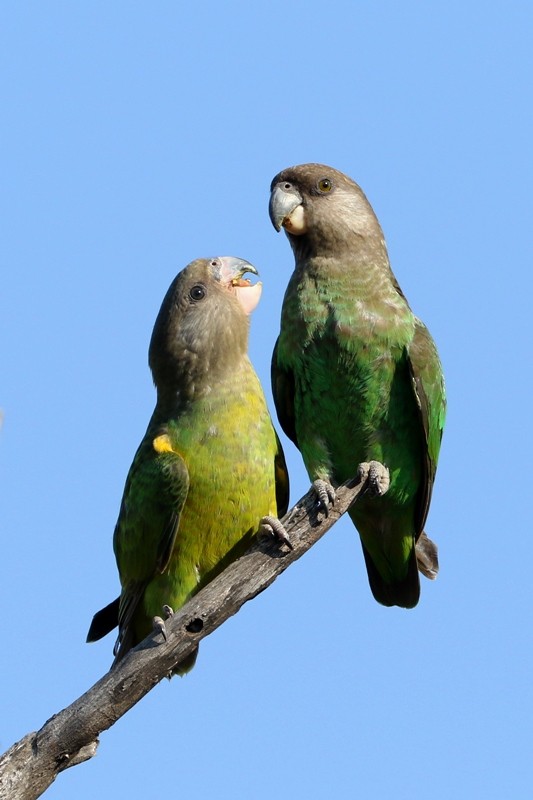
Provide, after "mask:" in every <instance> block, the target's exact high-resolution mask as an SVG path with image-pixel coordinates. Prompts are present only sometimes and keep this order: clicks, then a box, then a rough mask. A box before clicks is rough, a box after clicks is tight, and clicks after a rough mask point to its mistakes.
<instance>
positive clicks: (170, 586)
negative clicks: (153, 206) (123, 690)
mask: <svg viewBox="0 0 533 800" xmlns="http://www.w3.org/2000/svg"><path fill="white" fill-rule="evenodd" d="M246 273H250V274H253V275H257V274H258V272H257V270H256V268H255V267H254V266H253V265H252V264H250V263H249V262H248V261H245V260H243V259H240V258H236V257H233V256H223V257H216V258H211V259H205V258H201V259H197V260H195V261H193V262H192V263H190V264H189V265H188V266H187V267H185V269H183V270H182V271H181V272H180V273H179V274H178V275H177V276H176V278H175V279H174V281H173V282H172V283H171V285H170V288H169V289H168V292H167V294H166V296H165V298H164V300H163V303H162V305H161V309H160V311H159V314H158V316H157V319H156V322H155V326H154V329H153V333H152V337H151V341H150V347H149V359H148V360H149V366H150V369H151V372H152V377H153V380H154V383H155V387H156V390H157V401H156V406H155V410H154V412H153V414H152V417H151V419H150V421H149V423H148V428H147V430H146V433H145V435H144V437H143V439H142V441H141V443H140V445H139V447H138V449H137V452H136V454H135V456H134V459H133V463H132V465H131V467H130V470H129V473H128V476H127V479H126V484H125V488H124V493H123V497H122V503H121V506H120V512H119V516H118V521H117V523H116V527H115V531H114V536H113V548H114V553H115V557H116V562H117V567H118V572H119V577H120V584H121V593H120V597H119V598H118V599H116V600H114V601H113V602H111V603H110V604H109V605H108V606H106V607H105V608H103V609H102V610H101V611H99V612H97V613H96V614H95V616H94V618H93V621H92V623H91V626H90V629H89V633H88V636H87V641H89V642H91V641H95V640H97V639H100V638H102V636H105V635H106V634H107V633H109V632H110V631H111V630H112V629H113V628H114V627H116V626H117V625H118V638H117V641H116V644H115V647H114V651H113V652H114V656H115V661H114V662H113V665H115V664H116V663H117V662H118V661H120V659H122V658H123V656H124V655H125V654H126V653H127V652H128V651H129V650H130V649H131V648H132V647H134V646H135V645H136V644H138V643H139V642H141V641H142V640H143V639H144V638H145V637H146V636H147V635H148V634H149V633H150V631H151V630H152V626H153V621H154V619H155V618H156V617H157V616H158V615H160V614H161V613H162V609H163V608H164V607H165V608H166V607H167V606H168V607H169V608H168V612H170V613H172V611H175V610H177V609H179V608H180V607H181V606H183V605H184V603H186V601H187V600H188V599H189V598H190V597H191V596H192V595H194V594H195V593H196V592H198V591H199V590H200V589H201V588H202V587H203V586H205V585H206V583H208V582H209V581H210V580H212V579H213V578H214V577H215V576H216V575H217V574H218V573H219V572H221V571H222V569H223V568H224V567H225V566H227V564H228V563H230V562H231V561H233V560H236V559H237V558H238V557H239V556H240V555H241V554H242V553H243V552H244V551H245V550H246V548H247V547H248V546H249V545H250V543H251V541H252V538H253V536H254V535H255V534H256V533H257V531H258V529H259V528H260V526H261V524H262V522H264V523H265V524H266V525H267V526H268V525H269V524H270V525H271V526H272V527H273V528H275V527H276V523H279V517H281V516H283V515H284V514H285V513H286V511H287V508H288V502H289V479H288V473H287V467H286V464H285V458H284V455H283V450H282V447H281V444H280V441H279V438H278V436H277V433H276V432H275V429H274V427H273V424H272V420H271V418H270V414H269V412H268V409H267V404H266V400H265V396H264V393H263V389H262V387H261V384H260V382H259V378H258V376H257V374H256V373H255V371H254V368H253V366H252V364H251V362H250V359H249V357H248V329H249V314H251V312H252V311H253V310H254V308H255V306H256V305H257V303H258V302H259V298H260V295H261V289H262V285H261V283H259V282H258V283H256V284H254V285H252V284H251V281H250V280H249V279H245V278H244V277H243V276H244V275H245V274H246ZM279 525H280V526H281V523H279ZM159 620H161V617H159ZM196 656H197V650H196V651H195V652H193V654H192V656H191V657H190V658H189V659H187V660H186V661H184V662H181V663H180V664H178V665H177V666H176V668H175V669H174V670H173V672H174V673H177V674H185V673H186V672H188V671H189V670H190V669H192V667H193V666H194V663H195V661H196Z"/></svg>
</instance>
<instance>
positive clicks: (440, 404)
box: [409, 319, 446, 533]
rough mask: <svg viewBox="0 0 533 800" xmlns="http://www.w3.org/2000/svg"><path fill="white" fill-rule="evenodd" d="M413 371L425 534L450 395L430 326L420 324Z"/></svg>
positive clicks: (414, 342) (420, 522)
mask: <svg viewBox="0 0 533 800" xmlns="http://www.w3.org/2000/svg"><path fill="white" fill-rule="evenodd" d="M409 368H410V372H411V380H412V383H413V389H414V392H415V396H416V400H417V404H418V408H419V411H420V419H421V422H422V428H423V431H424V438H425V446H426V447H425V458H424V481H423V485H422V491H421V493H420V498H419V502H418V509H417V517H418V520H417V530H418V532H419V533H421V532H422V530H423V528H424V524H425V521H426V517H427V514H428V509H429V503H430V501H431V492H432V490H433V483H434V481H435V473H436V471H437V461H438V457H439V451H440V444H441V439H442V431H443V428H444V420H445V417H446V395H445V389H444V377H443V374H442V366H441V363H440V360H439V356H438V353H437V348H436V347H435V342H434V341H433V339H432V338H431V335H430V333H429V331H428V329H427V328H426V326H425V325H424V324H423V323H422V322H421V321H420V320H419V319H417V320H416V327H415V334H414V337H413V340H412V342H411V344H410V346H409Z"/></svg>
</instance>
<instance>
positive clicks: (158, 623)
mask: <svg viewBox="0 0 533 800" xmlns="http://www.w3.org/2000/svg"><path fill="white" fill-rule="evenodd" d="M152 628H153V630H154V631H155V632H156V633H160V634H161V636H162V637H163V639H164V640H165V642H166V640H167V628H166V625H165V620H164V619H163V618H162V617H154V618H153V620H152Z"/></svg>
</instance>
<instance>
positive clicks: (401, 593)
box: [363, 539, 430, 608]
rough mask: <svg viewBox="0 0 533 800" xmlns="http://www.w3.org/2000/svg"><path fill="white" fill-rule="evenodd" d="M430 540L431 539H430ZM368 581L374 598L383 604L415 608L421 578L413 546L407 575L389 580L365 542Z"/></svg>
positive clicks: (418, 597)
mask: <svg viewBox="0 0 533 800" xmlns="http://www.w3.org/2000/svg"><path fill="white" fill-rule="evenodd" d="M428 541H430V540H429V539H428ZM363 553H364V555H365V562H366V569H367V572H368V582H369V584H370V588H371V590H372V594H373V595H374V598H375V599H376V600H377V601H378V603H381V605H383V606H400V607H401V608H414V607H415V606H416V604H417V603H418V601H419V599H420V580H419V578H418V564H417V558H416V554H415V548H414V547H413V550H412V553H411V557H410V558H409V564H408V567H407V575H406V576H405V578H403V579H402V580H396V581H390V582H387V581H385V580H384V578H383V577H382V576H381V575H380V573H379V572H378V569H377V567H376V565H375V564H374V562H373V560H372V557H371V556H370V554H369V553H368V552H367V550H366V547H365V546H364V544H363Z"/></svg>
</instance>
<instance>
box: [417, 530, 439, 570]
mask: <svg viewBox="0 0 533 800" xmlns="http://www.w3.org/2000/svg"><path fill="white" fill-rule="evenodd" d="M416 560H417V563H418V569H419V570H420V572H421V573H422V575H425V576H426V578H429V579H430V581H434V580H435V578H436V577H437V575H438V573H439V554H438V548H437V545H436V544H435V542H432V541H431V539H430V538H429V536H428V535H427V534H426V532H425V531H422V533H421V534H420V536H419V537H418V541H417V543H416Z"/></svg>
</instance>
